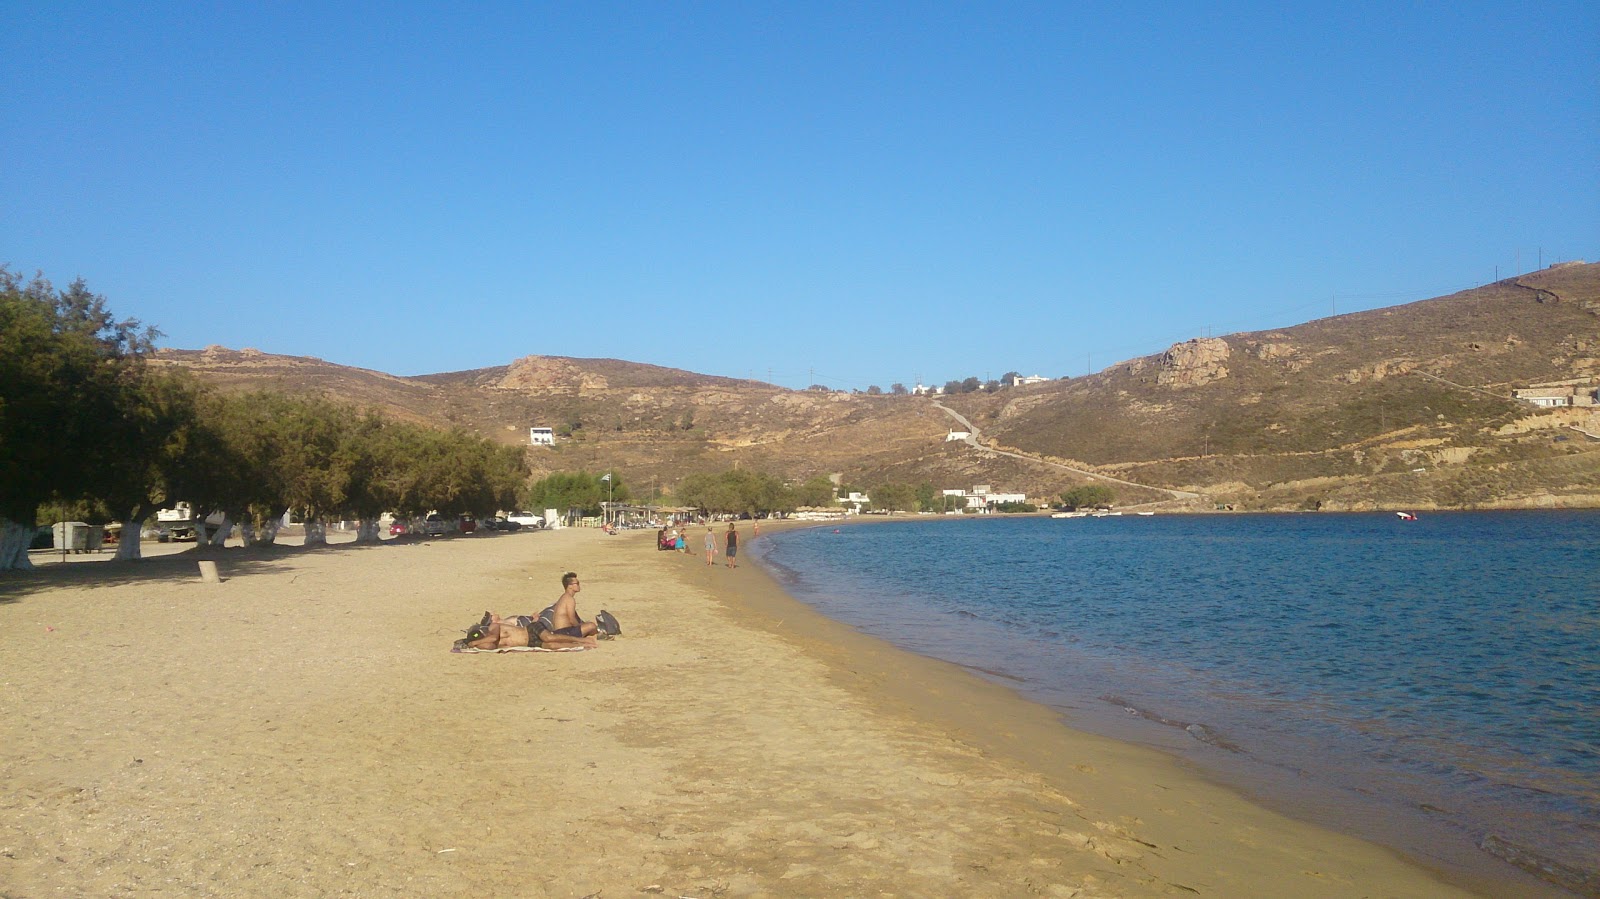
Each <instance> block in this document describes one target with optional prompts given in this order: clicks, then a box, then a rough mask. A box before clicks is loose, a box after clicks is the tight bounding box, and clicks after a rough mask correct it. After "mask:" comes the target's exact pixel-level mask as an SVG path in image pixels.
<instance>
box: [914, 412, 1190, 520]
mask: <svg viewBox="0 0 1600 899" xmlns="http://www.w3.org/2000/svg"><path fill="white" fill-rule="evenodd" d="M933 404H934V405H935V406H937V407H938V408H940V409H943V410H944V413H945V414H946V415H948V416H950V417H951V418H953V419H955V420H956V421H958V422H960V423H961V427H962V428H964V429H965V430H966V432H967V436H966V438H965V441H964V442H965V443H966V444H967V445H968V446H970V447H972V448H973V449H980V450H983V451H984V452H986V453H994V454H996V455H1000V456H1010V457H1011V458H1013V459H1021V460H1023V461H1024V462H1032V463H1034V464H1036V465H1048V466H1050V467H1051V468H1059V469H1061V470H1062V471H1070V472H1072V473H1073V474H1078V475H1083V476H1084V477H1086V478H1094V479H1096V480H1100V481H1110V482H1111V483H1113V484H1121V485H1123V486H1125V487H1139V488H1142V489H1144V490H1155V491H1157V492H1160V493H1165V494H1167V495H1168V496H1171V497H1172V498H1173V499H1200V498H1201V497H1200V494H1198V493H1189V492H1186V491H1183V490H1168V489H1167V488H1165V487H1152V486H1150V485H1149V484H1137V483H1134V482H1133V481H1124V480H1122V479H1121V478H1113V477H1111V476H1109V475H1103V474H1099V473H1097V472H1093V471H1084V470H1083V469H1081V468H1073V467H1072V466H1071V465H1063V464H1061V463H1060V462H1051V461H1049V460H1047V459H1040V458H1037V457H1035V456H1027V455H1023V454H1022V453H1013V452H1008V451H1006V450H1001V449H995V448H994V447H992V446H984V445H983V444H982V443H979V442H978V438H979V436H980V435H979V434H978V429H977V427H976V426H974V425H973V424H972V422H970V421H968V420H967V418H966V416H964V415H962V414H961V413H960V412H957V411H956V410H954V409H952V408H950V407H949V406H946V405H945V404H943V403H941V402H939V401H938V400H934V401H933Z"/></svg>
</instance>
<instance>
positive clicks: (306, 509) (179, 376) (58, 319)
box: [0, 266, 526, 570]
mask: <svg viewBox="0 0 1600 899" xmlns="http://www.w3.org/2000/svg"><path fill="white" fill-rule="evenodd" d="M157 336H159V332H157V331H155V330H154V329H151V328H144V327H142V326H141V325H140V323H139V322H138V321H136V320H132V319H127V320H122V321H118V320H116V319H115V318H113V316H112V315H111V313H110V310H109V308H108V307H107V304H106V301H105V299H104V298H103V297H101V296H98V295H96V294H94V293H91V292H90V291H89V289H88V288H87V287H86V286H85V285H84V283H83V282H82V281H76V282H74V283H73V284H72V285H71V286H70V287H68V288H67V289H65V290H57V289H56V288H55V287H54V286H53V285H51V284H50V282H49V281H47V280H45V279H44V278H43V277H35V278H34V279H33V280H31V281H24V280H23V279H22V278H21V277H20V276H18V275H17V274H16V273H14V272H12V271H11V270H10V269H9V268H6V267H4V266H0V570H4V569H9V568H27V567H30V563H29V562H28V559H27V546H28V543H29V540H30V538H31V537H32V533H33V526H34V522H35V521H36V518H37V513H38V510H39V508H40V507H41V506H42V505H44V504H46V503H51V504H53V505H55V506H57V507H60V508H74V509H78V510H82V511H83V512H84V514H85V515H86V516H88V517H89V519H90V520H91V521H93V520H95V519H96V518H100V519H105V520H122V521H124V522H125V523H128V524H133V525H135V526H137V524H138V523H139V522H140V521H141V520H142V519H143V518H144V517H145V516H147V515H149V514H150V513H151V512H153V511H154V510H155V508H156V507H157V504H172V503H176V502H177V501H179V500H182V501H186V502H189V503H190V504H191V505H192V506H193V507H194V508H195V510H196V511H197V513H200V514H204V512H205V511H225V512H227V513H228V514H229V516H230V517H231V518H233V519H234V520H237V521H240V522H253V523H255V524H258V525H259V524H262V523H264V522H266V521H268V520H274V519H276V518H277V517H278V516H280V515H282V514H283V513H284V512H285V511H289V510H293V511H295V512H298V513H299V514H302V515H304V516H307V517H308V519H313V518H314V519H319V520H320V519H327V518H333V517H339V518H356V519H361V520H364V521H365V520H373V521H375V519H376V518H377V516H378V515H380V514H381V513H382V512H385V511H393V512H397V513H400V514H411V515H418V514H422V513H423V512H426V511H429V510H433V509H437V510H439V511H440V512H443V513H446V514H457V513H463V512H471V513H476V514H489V513H492V512H494V511H497V510H498V509H500V508H506V507H509V506H511V505H512V504H513V500H514V498H515V495H516V489H517V487H519V486H520V485H521V483H522V481H523V479H524V478H525V476H526V466H525V463H524V458H523V450H522V449H521V448H520V447H502V446H497V445H495V444H493V443H491V442H490V441H488V440H485V439H483V438H480V437H476V436H473V435H471V434H468V433H465V432H463V431H439V430H436V429H433V428H426V427H422V426H418V425H410V424H403V423H398V422H393V421H389V420H387V419H384V418H382V417H381V416H378V415H376V414H374V413H372V412H369V411H364V410H361V409H359V408H357V407H355V406H352V405H349V404H345V403H341V402H338V401H335V400H332V399H329V398H327V397H322V396H306V395H288V394H282V393H274V392H257V393H250V394H234V395H221V394H216V393H212V392H210V391H208V390H206V389H204V388H203V387H201V386H200V385H199V384H198V383H197V382H196V381H195V380H194V379H193V378H191V377H190V376H188V375H187V374H185V373H183V372H181V371H179V370H175V369H171V368H166V367H162V366H157V365H152V364H149V363H148V361H147V357H148V355H149V354H150V352H151V350H152V347H153V342H154V340H155V338H156V337H157ZM373 533H374V534H375V530H374V531H373ZM137 549H138V541H137V540H136V539H135V540H133V541H132V542H131V544H129V543H125V544H124V548H123V550H119V555H122V556H134V555H136V554H137Z"/></svg>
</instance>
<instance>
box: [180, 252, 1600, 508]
mask: <svg viewBox="0 0 1600 899" xmlns="http://www.w3.org/2000/svg"><path fill="white" fill-rule="evenodd" d="M158 358H159V360H160V361H162V362H164V363H169V364H176V365H182V366H184V367H186V368H189V369H191V370H193V371H194V372H195V373H196V374H197V375H199V376H200V377H201V379H202V380H204V381H205V382H207V383H210V384H212V385H215V386H217V387H218V388H220V389H225V390H238V389H248V388H255V387H270V388H275V389H280V390H286V391H323V392H326V393H328V394H330V395H333V396H336V397H340V398H343V399H346V400H349V401H351V402H354V403H358V404H361V405H364V406H371V407H376V408H379V409H381V410H383V411H385V412H387V413H389V414H392V415H396V416H399V417H403V418H407V419H411V420H416V421H423V422H430V423H434V424H439V425H449V426H456V427H461V428H465V429H467V430H470V431H473V432H476V433H479V434H483V435H486V436H490V437H492V438H493V439H496V440H499V441H502V442H505V443H508V444H513V443H524V444H525V443H526V442H527V431H528V428H529V427H533V426H541V427H550V428H554V429H555V430H556V432H557V434H558V435H559V437H558V440H557V443H556V445H555V446H554V447H537V448H535V447H530V448H529V450H528V457H529V460H530V464H531V466H532V468H533V470H534V471H535V472H536V473H543V472H548V471H555V470H564V469H577V468H585V469H589V470H598V469H603V468H610V469H615V470H616V471H618V472H619V474H621V475H622V476H623V477H624V478H625V480H627V481H628V482H629V483H631V484H633V485H634V486H635V487H636V488H638V489H642V490H643V491H645V492H647V493H648V492H654V491H656V490H668V491H670V489H671V487H672V485H673V484H675V483H676V482H677V480H678V479H680V478H682V477H683V476H684V475H687V474H690V473H694V472H702V471H719V470H723V469H726V468H730V467H733V466H736V465H737V466H742V467H746V468H750V469H755V470H762V471H767V472H770V473H772V474H775V475H779V476H781V477H784V478H789V479H793V480H796V481H798V480H803V479H805V478H807V477H811V476H813V475H816V474H833V475H839V476H840V477H841V479H842V480H843V481H845V482H847V483H851V484H855V485H858V486H864V487H870V486H871V485H872V484H874V483H880V482H884V481H890V480H892V481H900V482H907V483H912V484H917V483H931V484H933V485H935V486H937V487H951V488H954V487H970V486H972V485H975V484H989V485H991V486H992V487H993V488H994V489H996V490H1004V491H1021V492H1026V493H1028V494H1029V495H1030V496H1037V497H1041V498H1048V497H1052V496H1054V495H1055V494H1056V493H1058V492H1060V491H1061V490H1063V489H1065V488H1066V487H1068V486H1071V485H1073V484H1075V483H1080V482H1082V481H1083V480H1084V479H1085V478H1086V477H1092V476H1097V475H1098V476H1105V477H1111V478H1116V479H1119V480H1121V481H1124V482H1129V483H1123V484H1119V485H1116V489H1117V491H1118V494H1119V499H1120V501H1122V502H1124V503H1132V502H1150V501H1158V500H1171V499H1172V498H1173V496H1174V493H1172V492H1169V491H1176V492H1178V493H1191V494H1198V495H1199V496H1198V498H1190V499H1187V500H1186V501H1184V502H1182V503H1180V504H1182V505H1187V506H1189V507H1196V508H1211V507H1213V506H1215V505H1216V504H1230V505H1233V506H1235V507H1239V508H1324V509H1355V508H1401V507H1419V508H1430V507H1475V506H1548V505H1585V506H1593V505H1600V437H1596V436H1591V435H1600V414H1597V410H1600V407H1596V406H1575V407H1571V408H1565V409H1549V410H1540V409H1537V408H1535V407H1534V406H1532V405H1530V404H1528V403H1526V402H1523V401H1520V400H1514V399H1513V398H1512V391H1513V390H1514V389H1518V388H1529V387H1537V386H1545V387H1550V388H1556V389H1568V388H1570V389H1571V391H1572V392H1573V393H1574V394H1575V395H1576V396H1577V398H1578V401H1580V402H1581V401H1583V400H1585V399H1587V398H1589V397H1592V396H1593V391H1594V389H1595V388H1596V386H1597V385H1600V265H1585V264H1581V263H1580V264H1566V265H1561V266H1555V267H1552V268H1549V269H1545V270H1543V271H1540V272H1537V273H1533V274H1529V275H1524V276H1521V277H1518V278H1512V279H1508V280H1505V281H1501V282H1497V283H1495V284H1491V285H1488V286H1485V287H1482V288H1478V289H1476V290H1470V291H1465V292H1462V293H1459V294H1454V295H1451V296H1446V297H1439V298H1436V299H1431V300H1425V301H1422V302H1418V303H1411V304H1408V305H1405V306H1397V307H1393V308H1389V309H1381V310H1373V311H1369V312H1358V313H1352V314H1349V315H1341V316H1337V317H1333V318H1327V319H1321V320H1318V321H1313V322H1309V323H1306V324H1303V325H1299V326H1296V327H1293V328H1285V329H1281V330H1276V331H1264V332H1255V333H1247V334H1234V335H1228V336H1225V337H1219V338H1213V339H1196V340H1191V341H1188V342H1185V343H1181V344H1178V345H1176V346H1174V347H1172V348H1171V349H1169V350H1168V351H1167V352H1165V353H1163V354H1158V355H1153V356H1147V357H1143V358H1139V359H1133V360H1130V361H1127V362H1123V363H1120V364H1118V365H1115V366H1112V367H1111V368H1108V369H1106V370H1105V371H1102V372H1100V373H1098V374H1094V375H1091V376H1087V377H1082V378H1073V379H1067V380H1060V381H1052V382H1047V383H1044V384H1037V385H1033V386H1030V387H1021V388H1007V389H1002V390H999V391H997V392H994V393H982V392H979V393H971V394H963V395H959V396H951V397H940V398H939V399H938V400H937V403H942V404H943V405H947V406H948V407H949V408H950V409H952V410H954V411H956V412H959V413H961V414H963V415H965V416H966V417H967V418H968V419H969V420H970V421H971V422H972V424H973V425H974V427H975V428H976V429H977V431H978V439H979V440H980V441H981V443H982V445H981V446H978V447H974V446H969V445H967V444H966V443H962V442H947V441H946V440H945V436H946V434H947V432H948V431H949V430H950V429H952V428H954V427H958V426H957V424H956V422H955V419H954V418H953V417H952V416H950V415H948V414H947V413H946V412H945V410H944V409H942V408H940V406H939V405H938V404H936V401H935V400H934V399H931V398H927V397H911V396H868V395H865V394H853V393H837V392H825V391H794V390H786V389H782V388H777V387H773V386H771V385H767V384H762V383H759V382H754V381H746V380H739V379H732V378H720V377H714V376H710V375H702V374H696V373H693V372H687V371H680V370H677V369H669V368H662V367H659V366H653V365H645V364H641V363H633V362H625V361H620V360H615V359H570V358H564V357H552V356H527V357H524V358H522V359H518V360H516V361H513V362H511V363H510V364H508V365H505V366H497V367H494V368H486V369H478V370H474V371H467V372H454V373H445V374H437V375H426V376H421V377H411V378H401V377H394V376H391V375H386V374H382V373H379V372H372V371H366V370H362V369H354V368H348V367H345V366H340V365H336V364H333V363H329V362H324V361H322V360H319V359H308V358H301V357H288V356H274V355H271V354H267V353H262V352H259V351H257V350H249V349H246V350H229V349H224V348H220V347H210V348H207V349H205V350H163V351H161V352H160V354H159V356H158ZM1130 484H1140V485H1146V486H1147V487H1149V488H1151V489H1140V488H1139V487H1136V486H1131V485H1130Z"/></svg>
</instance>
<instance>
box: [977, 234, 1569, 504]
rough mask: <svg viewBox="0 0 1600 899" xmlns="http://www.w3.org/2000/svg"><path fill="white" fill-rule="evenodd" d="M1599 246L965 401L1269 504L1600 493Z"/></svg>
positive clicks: (1118, 458) (1037, 431)
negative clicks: (1510, 274) (1481, 278)
mask: <svg viewBox="0 0 1600 899" xmlns="http://www.w3.org/2000/svg"><path fill="white" fill-rule="evenodd" d="M1597 385H1600V265H1583V264H1572V265H1563V266H1557V267H1553V268H1550V269H1546V270H1543V271H1541V272H1537V273H1534V274H1530V275H1526V276H1523V277H1519V278H1512V279H1508V280H1505V281H1500V282H1497V283H1495V284H1491V285H1487V286H1485V287H1482V288H1478V289H1476V290H1470V291H1465V292H1462V293H1459V294H1454V295H1451V296H1446V297H1439V298H1437V299H1432V300H1425V301H1422V302H1418V303H1411V304H1408V305H1405V306H1397V307H1393V308H1389V309H1380V310H1373V311H1369V312H1358V313H1353V314H1349V315H1341V316H1337V317H1334V318H1328V319H1322V320H1318V321H1313V322H1309V323H1307V324H1304V325H1299V326H1297V327H1293V328H1286V329H1282V330H1278V331H1262V332H1255V333H1246V334H1234V335H1229V336H1226V337H1220V338H1215V339H1197V340H1191V341H1188V342H1185V343H1181V344H1178V345H1175V346H1173V347H1172V348H1170V349H1169V350H1168V351H1167V352H1166V353H1163V354H1160V355H1154V356H1147V357H1143V358H1139V359H1134V360H1131V361H1128V362H1124V363H1121V364H1118V365H1115V366H1112V367H1111V368H1108V369H1106V370H1105V371H1103V372H1100V373H1098V374H1095V375H1091V376H1088V377H1082V378H1074V379H1071V380H1064V381H1056V382H1052V383H1048V384H1040V385H1036V386H1033V387H1028V388H1021V389H1018V390H1013V391H1002V392H1000V393H996V394H968V395H965V396H962V397H955V398H952V400H951V403H952V405H954V406H955V407H957V408H960V409H961V410H963V411H964V412H966V413H967V414H968V415H969V417H971V418H973V420H974V421H975V423H977V424H978V426H979V427H980V428H981V429H982V431H983V432H984V433H985V435H986V436H988V437H991V438H993V439H994V440H995V441H997V443H998V444H999V445H1004V446H1010V447H1014V448H1017V449H1020V450H1022V451H1024V452H1027V453H1033V454H1038V455H1040V456H1043V457H1051V458H1064V459H1077V460H1081V461H1083V462H1085V463H1089V464H1091V465H1094V466H1100V467H1102V468H1103V469H1104V470H1106V471H1108V472H1118V473H1121V474H1122V475H1123V476H1124V477H1126V478H1128V479H1130V480H1134V481H1138V482H1141V483H1147V484H1152V485H1158V486H1165V487H1173V488H1179V489H1185V490H1194V491H1200V492H1204V493H1207V494H1209V495H1212V496H1214V497H1216V498H1217V499H1218V501H1220V502H1230V503H1237V504H1243V505H1245V506H1247V507H1269V508H1285V507H1290V508H1296V507H1306V508H1315V507H1318V506H1319V504H1320V507H1322V508H1367V507H1372V506H1379V507H1386V508H1387V507H1395V506H1420V507H1431V506H1451V507H1460V506H1493V505H1501V504H1510V505H1565V504H1577V505H1595V504H1600V441H1597V440H1596V439H1594V438H1593V437H1591V436H1587V435H1586V433H1585V432H1587V434H1588V435H1593V434H1600V414H1597V413H1600V407H1597V406H1576V407H1572V408H1569V409H1561V410H1547V411H1541V410H1539V409H1537V408H1535V407H1533V406H1532V405H1530V404H1529V403H1527V402H1523V401H1520V400H1514V399H1512V391H1513V390H1515V389H1518V388H1528V387H1534V386H1547V387H1553V388H1560V389H1568V388H1570V389H1571V390H1572V391H1573V392H1574V393H1575V394H1576V398H1577V400H1578V401H1583V400H1592V397H1593V391H1594V390H1595V388H1596V386H1597Z"/></svg>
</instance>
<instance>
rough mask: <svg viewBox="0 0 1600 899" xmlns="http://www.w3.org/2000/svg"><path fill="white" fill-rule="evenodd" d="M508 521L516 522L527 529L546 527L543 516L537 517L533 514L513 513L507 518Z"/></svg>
mask: <svg viewBox="0 0 1600 899" xmlns="http://www.w3.org/2000/svg"><path fill="white" fill-rule="evenodd" d="M506 520H507V521H514V522H516V523H517V524H520V525H522V526H523V527H525V528H542V527H544V518H543V517H542V516H539V515H535V514H533V513H532V512H512V513H511V514H510V515H507V516H506Z"/></svg>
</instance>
